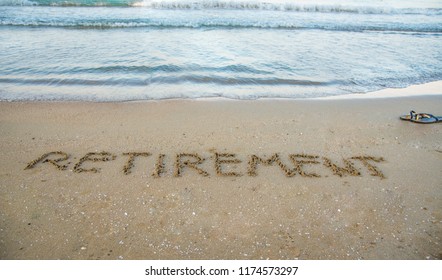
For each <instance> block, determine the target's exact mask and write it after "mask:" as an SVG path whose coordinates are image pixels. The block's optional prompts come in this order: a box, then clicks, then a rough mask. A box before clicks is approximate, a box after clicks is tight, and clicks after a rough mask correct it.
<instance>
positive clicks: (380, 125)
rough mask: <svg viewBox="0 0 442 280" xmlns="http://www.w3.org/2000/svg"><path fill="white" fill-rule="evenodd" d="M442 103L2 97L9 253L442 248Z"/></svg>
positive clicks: (419, 254) (395, 253)
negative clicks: (423, 120)
mask: <svg viewBox="0 0 442 280" xmlns="http://www.w3.org/2000/svg"><path fill="white" fill-rule="evenodd" d="M441 105H442V96H441V95H435V96H425V97H404V98H385V99H379V98H373V99H363V100H360V99H346V100H291V101H289V102H288V101H287V100H257V101H253V100H248V101H241V102H230V101H221V102H204V101H200V100H199V101H197V102H195V101H194V100H180V101H176V100H172V101H170V100H169V101H164V102H109V103H95V102H0V131H1V132H2V133H1V136H0V137H1V138H0V139H1V141H0V150H1V152H2V158H1V159H0V170H2V171H1V173H0V199H1V201H0V213H1V216H0V230H1V238H0V259H312V260H315V259H338V260H342V259H400V260H404V259H441V258H442V256H441V255H440V252H441V250H442V243H441V240H440V236H441V232H442V208H441V205H440V201H441V199H442V192H441V190H440V183H441V182H442V177H441V174H440V166H441V162H442V143H441V141H440V139H442V125H441V124H433V125H419V124H415V123H410V122H405V121H401V120H399V116H400V115H401V114H406V113H408V112H409V111H410V110H411V109H414V110H416V111H423V112H427V113H434V114H442V112H441V111H440V110H441V109H440V108H442V106H441ZM49 152H54V154H51V155H48V156H47V157H43V158H41V157H42V156H44V155H45V154H46V153H49ZM65 154H66V155H65ZM275 155H276V156H275ZM65 156H66V157H65ZM363 157H365V159H363ZM39 159H40V160H39ZM33 161H36V163H35V165H33V166H32V167H31V168H27V169H26V167H27V166H29V165H30V164H31V163H32V162H33ZM94 170H96V171H94ZM376 170H377V171H378V172H381V173H378V174H382V176H376ZM78 171H81V172H78ZM126 171H130V172H126ZM206 173H207V174H206ZM313 174H316V175H318V176H313ZM373 174H375V175H373Z"/></svg>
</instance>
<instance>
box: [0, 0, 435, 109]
mask: <svg viewBox="0 0 442 280" xmlns="http://www.w3.org/2000/svg"><path fill="white" fill-rule="evenodd" d="M416 2H417V3H416ZM441 36H442V3H441V1H393V0H391V1H356V0H353V1H307V0H304V1H201V0H195V1H148V0H145V1H138V2H137V1H120V0H118V1H117V0H115V1H112V0H111V1H109V0H108V1H91V0H88V1H87V0H75V1H73V0H72V1H58V0H57V1H54V0H52V1H49V0H38V1H18V0H0V54H1V60H0V99H2V100H91V101H122V100H146V99H165V98H199V97H226V98H235V99H255V98H275V97H283V98H305V97H321V96H330V95H342V94H349V93H365V92H370V91H375V90H379V89H382V88H392V87H406V86H409V85H413V84H420V83H425V82H431V81H436V80H442V37H441Z"/></svg>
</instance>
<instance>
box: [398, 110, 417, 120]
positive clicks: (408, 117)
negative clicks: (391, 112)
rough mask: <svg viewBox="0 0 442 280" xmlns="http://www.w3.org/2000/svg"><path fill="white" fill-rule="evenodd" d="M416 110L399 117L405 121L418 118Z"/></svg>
mask: <svg viewBox="0 0 442 280" xmlns="http://www.w3.org/2000/svg"><path fill="white" fill-rule="evenodd" d="M416 115H417V114H416V112H415V111H413V110H411V111H410V114H409V115H403V116H400V117H399V118H400V119H401V120H403V121H411V120H412V119H414V118H416Z"/></svg>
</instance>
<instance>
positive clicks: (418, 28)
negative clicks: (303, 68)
mask: <svg viewBox="0 0 442 280" xmlns="http://www.w3.org/2000/svg"><path fill="white" fill-rule="evenodd" d="M0 26H10V27H53V28H73V29H118V28H122V29H124V28H153V29H179V28H186V29H189V28H190V29H198V28H210V29H217V28H220V29H222V28H227V29H247V28H249V29H250V28H252V29H287V30H301V29H304V30H325V31H345V32H370V31H373V32H415V33H435V34H436V33H442V24H437V23H435V24H434V23H433V24H431V23H426V24H414V23H406V24H405V23H372V24H370V23H357V22H353V23H346V22H344V23H339V22H336V23H329V22H326V23H320V22H302V23H301V22H283V21H282V22H280V21H271V20H269V21H266V20H255V21H247V20H235V19H230V20H213V19H208V20H195V19H193V20H192V19H189V20H187V21H180V20H172V19H170V20H164V21H162V20H150V19H135V20H131V19H116V20H87V19H85V20H82V19H77V20H70V21H64V20H60V21H57V20H53V19H51V20H32V19H18V20H16V19H3V20H2V19H0Z"/></svg>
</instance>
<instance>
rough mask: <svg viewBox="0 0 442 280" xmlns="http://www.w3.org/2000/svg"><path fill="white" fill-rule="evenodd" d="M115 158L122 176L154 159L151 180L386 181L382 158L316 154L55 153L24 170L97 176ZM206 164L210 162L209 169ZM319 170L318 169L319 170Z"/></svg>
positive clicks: (36, 161) (32, 162)
mask: <svg viewBox="0 0 442 280" xmlns="http://www.w3.org/2000/svg"><path fill="white" fill-rule="evenodd" d="M118 157H124V158H126V161H125V163H124V165H123V167H122V169H121V170H122V173H123V174H125V175H128V174H131V173H132V172H134V169H135V162H138V161H141V160H150V161H151V160H152V158H153V162H154V163H153V166H152V171H151V172H150V174H151V176H152V177H154V178H161V177H165V176H168V175H169V176H170V175H171V176H173V177H182V176H184V175H185V174H186V173H189V174H190V173H194V174H198V175H200V176H204V177H207V176H211V175H216V176H221V177H241V176H250V177H256V176H258V175H259V173H260V171H261V170H262V169H263V168H269V167H271V166H273V170H277V169H279V170H280V171H279V173H282V174H283V175H285V176H286V177H295V176H301V177H309V178H319V177H322V176H324V174H325V176H327V174H326V173H325V172H328V173H331V174H332V175H335V176H339V177H343V176H363V174H367V173H368V174H370V175H371V176H376V177H379V178H381V179H384V178H385V175H384V173H383V172H382V171H381V170H380V168H379V167H378V166H377V165H378V164H380V163H382V162H384V161H385V160H384V158H382V157H374V156H369V155H362V156H361V155H358V156H351V157H346V158H341V159H340V160H332V159H330V158H329V157H326V156H320V155H315V154H288V155H285V156H283V155H281V154H279V153H273V154H270V155H256V154H249V155H246V157H241V156H239V155H237V154H234V153H218V152H212V153H211V155H210V156H207V155H206V156H204V155H201V154H199V153H195V152H189V153H186V152H183V153H176V154H173V155H172V156H170V155H166V154H161V153H159V154H156V155H154V154H152V153H150V152H124V153H121V154H118V155H117V154H116V153H112V152H108V151H103V152H88V153H86V154H85V155H84V156H82V157H80V158H79V160H76V162H74V163H73V162H70V161H69V160H70V159H71V158H72V155H70V154H68V153H66V152H63V151H55V152H48V153H45V154H43V155H41V156H39V157H38V158H36V159H34V160H33V161H31V162H29V163H28V165H27V166H26V167H25V170H26V169H31V168H34V167H36V166H37V165H42V164H49V165H53V166H55V167H56V168H57V169H58V170H61V171H64V170H68V169H69V168H71V169H69V170H72V171H73V172H75V173H84V172H88V173H98V172H100V168H99V167H100V166H102V165H103V164H104V163H100V162H108V161H114V160H116V159H117V158H118ZM209 162H211V167H210V163H209ZM314 166H316V167H317V168H315V171H312V170H311V168H312V167H314ZM318 167H321V168H319V169H318ZM318 171H323V172H324V174H318Z"/></svg>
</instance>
